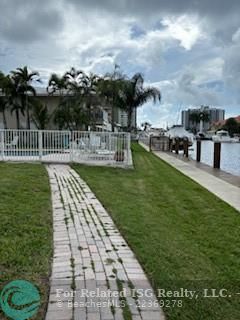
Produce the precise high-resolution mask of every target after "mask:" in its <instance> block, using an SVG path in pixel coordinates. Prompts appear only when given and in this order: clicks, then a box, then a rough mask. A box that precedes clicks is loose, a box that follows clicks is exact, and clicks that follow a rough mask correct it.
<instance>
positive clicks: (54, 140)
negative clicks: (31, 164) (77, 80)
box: [0, 129, 132, 165]
mask: <svg viewBox="0 0 240 320" xmlns="http://www.w3.org/2000/svg"><path fill="white" fill-rule="evenodd" d="M0 160H2V161H41V162H77V163H90V164H91V163H92V164H103V165H132V157H131V149H130V134H129V133H126V132H118V133H115V132H93V131H86V132H85V131H84V132H83V131H60V130H51V131H50V130H10V129H9V130H0Z"/></svg>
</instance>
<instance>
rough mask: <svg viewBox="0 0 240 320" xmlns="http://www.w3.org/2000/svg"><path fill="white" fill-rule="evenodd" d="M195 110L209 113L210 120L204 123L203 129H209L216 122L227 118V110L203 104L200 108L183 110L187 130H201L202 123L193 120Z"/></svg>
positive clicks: (183, 123)
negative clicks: (192, 115)
mask: <svg viewBox="0 0 240 320" xmlns="http://www.w3.org/2000/svg"><path fill="white" fill-rule="evenodd" d="M195 112H199V113H200V112H205V113H208V115H209V121H207V122H204V123H203V131H204V132H206V131H208V130H209V129H210V128H211V126H212V124H213V123H215V122H219V121H223V120H224V119H225V110H224V109H219V108H211V107H208V106H202V107H200V108H194V109H188V110H183V111H182V125H183V127H184V128H185V129H186V130H190V131H193V132H198V131H200V123H194V122H193V121H192V120H191V114H193V113H195Z"/></svg>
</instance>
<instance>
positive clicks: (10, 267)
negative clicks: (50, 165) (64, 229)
mask: <svg viewBox="0 0 240 320" xmlns="http://www.w3.org/2000/svg"><path fill="white" fill-rule="evenodd" d="M51 257H52V213H51V199H50V189H49V182H48V176H47V172H46V170H45V168H44V166H41V165H38V164H27V165H26V164H4V163H1V164H0V291H1V289H2V288H3V286H4V285H5V284H6V283H8V282H10V281H12V280H20V279H21V280H28V281H31V282H33V284H35V285H36V286H37V287H38V288H39V289H40V293H41V299H42V304H41V310H40V311H39V313H38V316H37V319H43V314H44V311H45V308H46V301H47V295H48V289H49V283H48V278H49V272H50V259H51ZM0 318H1V319H5V318H3V315H2V313H1V311H0Z"/></svg>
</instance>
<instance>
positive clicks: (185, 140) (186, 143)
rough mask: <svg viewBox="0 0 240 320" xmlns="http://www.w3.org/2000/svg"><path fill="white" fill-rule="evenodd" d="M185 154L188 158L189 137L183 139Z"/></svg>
mask: <svg viewBox="0 0 240 320" xmlns="http://www.w3.org/2000/svg"><path fill="white" fill-rule="evenodd" d="M183 154H184V155H185V157H186V158H188V139H184V140H183Z"/></svg>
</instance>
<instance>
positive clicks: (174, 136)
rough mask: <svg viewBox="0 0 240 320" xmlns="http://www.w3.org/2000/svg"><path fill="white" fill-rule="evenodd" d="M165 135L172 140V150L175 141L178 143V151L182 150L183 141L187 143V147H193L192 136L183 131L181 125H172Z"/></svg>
mask: <svg viewBox="0 0 240 320" xmlns="http://www.w3.org/2000/svg"><path fill="white" fill-rule="evenodd" d="M165 135H166V136H167V137H169V139H170V140H172V148H173V150H174V148H175V147H174V146H175V144H176V141H177V140H178V142H179V150H183V145H184V140H187V141H188V147H191V146H192V145H193V141H194V135H193V134H192V133H190V132H188V131H187V130H185V129H184V127H183V126H182V125H174V126H172V127H171V128H170V129H169V130H168V131H167V132H166V133H165Z"/></svg>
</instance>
